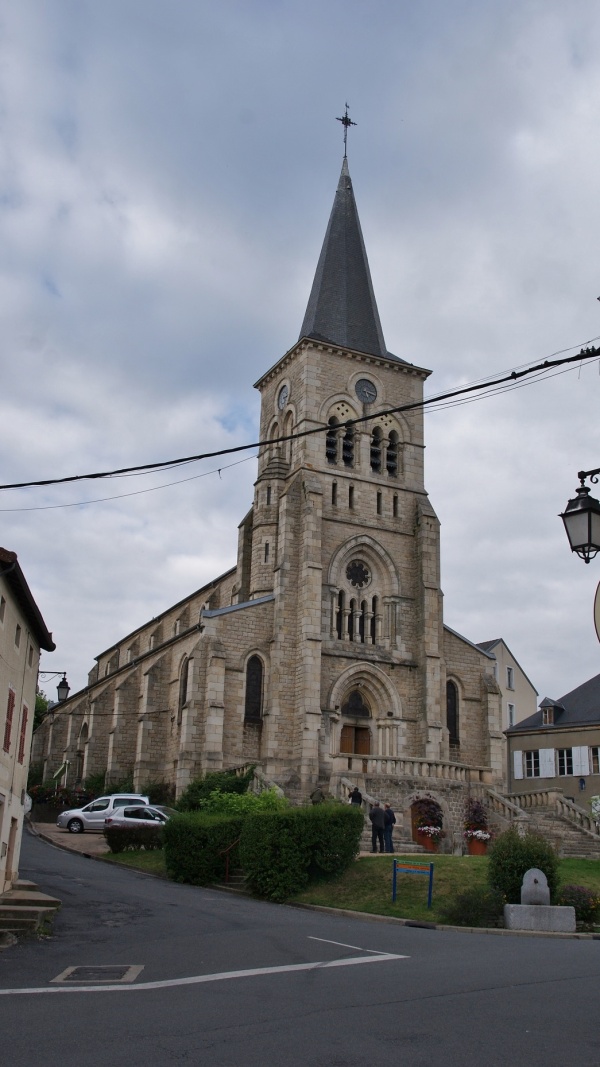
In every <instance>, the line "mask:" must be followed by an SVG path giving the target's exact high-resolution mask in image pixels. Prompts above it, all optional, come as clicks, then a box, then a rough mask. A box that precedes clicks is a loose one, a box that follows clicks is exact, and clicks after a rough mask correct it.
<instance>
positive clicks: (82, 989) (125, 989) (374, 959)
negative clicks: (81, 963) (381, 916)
mask: <svg viewBox="0 0 600 1067" xmlns="http://www.w3.org/2000/svg"><path fill="white" fill-rule="evenodd" d="M406 959H408V956H397V955H394V954H392V953H386V954H385V955H383V954H382V955H380V956H349V957H348V958H347V959H344V960H329V961H327V962H317V963H291V964H288V965H287V966H285V967H253V968H251V969H250V970H247V971H220V972H217V973H216V974H198V975H194V976H193V977H192V978H169V979H166V980H165V981H162V982H140V983H139V985H97V986H91V985H86V986H64V985H60V986H56V985H55V986H50V987H48V986H42V987H38V988H32V989H0V996H3V997H6V996H18V995H19V994H25V995H27V994H40V993H52V994H57V993H58V994H65V993H67V994H68V993H113V992H117V991H118V992H119V993H121V995H124V994H125V993H136V992H137V991H138V990H148V989H172V988H173V987H174V986H185V985H201V984H203V983H205V982H224V981H227V980H228V979H230V978H260V977H262V975H265V974H286V973H289V972H291V971H317V970H324V969H325V968H328V967H359V966H360V965H361V964H364V963H387V962H388V960H406Z"/></svg>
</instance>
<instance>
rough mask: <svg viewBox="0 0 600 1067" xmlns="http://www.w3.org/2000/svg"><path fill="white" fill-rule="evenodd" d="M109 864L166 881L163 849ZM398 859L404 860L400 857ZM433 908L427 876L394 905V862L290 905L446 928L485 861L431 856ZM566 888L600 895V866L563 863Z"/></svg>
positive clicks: (369, 867)
mask: <svg viewBox="0 0 600 1067" xmlns="http://www.w3.org/2000/svg"><path fill="white" fill-rule="evenodd" d="M101 858H102V859H103V860H104V861H105V862H106V863H117V864H120V865H121V866H124V867H132V868H134V869H135V870H140V871H147V872H149V873H150V874H157V875H160V876H162V877H163V878H166V877H167V872H166V869H165V856H164V852H163V850H162V849H155V850H151V851H145V850H144V849H140V850H139V851H136V852H118V853H111V852H109V853H107V854H106V855H105V856H102V857H101ZM396 858H397V859H401V858H402V857H400V856H396ZM406 859H407V860H410V862H415V861H416V862H418V863H429V861H430V857H429V856H425V855H424V856H414V855H413V856H407V857H406ZM431 859H433V865H434V867H433V906H432V908H431V910H428V908H427V886H428V879H427V878H426V877H425V876H423V875H414V874H411V875H408V874H407V875H399V876H398V891H397V898H396V903H395V904H392V857H391V856H381V857H380V856H363V857H362V858H361V859H359V860H357V861H356V863H354V864H353V865H352V866H351V867H350V868H349V869H348V870H347V871H345V872H344V874H342V875H341V876H340V877H339V878H333V879H331V880H330V881H323V882H319V883H317V884H316V885H313V886H310V887H309V888H308V889H306V890H305V891H304V892H303V893H298V894H297V895H296V896H294V897H292V898H291V900H290V903H291V904H294V903H298V904H320V905H321V906H323V907H326V908H348V909H350V910H351V911H364V912H368V913H370V914H373V915H393V916H396V917H398V918H402V919H416V920H421V921H423V920H424V921H429V922H443V917H442V915H441V911H440V905H441V904H442V903H443V901H444V899H446V898H448V897H452V896H454V895H456V894H457V893H460V892H462V891H464V890H465V889H469V888H471V887H473V886H477V885H481V886H485V885H486V880H487V866H488V860H487V857H486V856H441V855H435V856H432V857H431ZM559 877H560V882H561V885H568V884H571V885H585V886H587V887H588V888H589V889H594V890H596V891H597V892H598V894H599V895H600V860H583V859H563V860H560V867H559Z"/></svg>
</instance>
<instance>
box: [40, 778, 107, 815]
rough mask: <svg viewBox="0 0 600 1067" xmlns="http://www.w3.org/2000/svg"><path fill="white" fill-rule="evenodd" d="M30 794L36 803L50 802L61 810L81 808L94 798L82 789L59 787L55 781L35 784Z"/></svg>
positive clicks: (49, 803)
mask: <svg viewBox="0 0 600 1067" xmlns="http://www.w3.org/2000/svg"><path fill="white" fill-rule="evenodd" d="M29 795H30V797H31V799H32V801H33V803H34V804H48V805H50V806H51V807H53V808H58V809H60V810H64V809H65V808H81V807H82V806H83V805H84V804H87V803H88V801H90V800H91V799H92V797H91V796H90V794H89V793H87V792H86V791H85V790H82V789H57V788H56V783H55V782H45V783H44V784H42V785H34V786H32V787H31V789H30V790H29Z"/></svg>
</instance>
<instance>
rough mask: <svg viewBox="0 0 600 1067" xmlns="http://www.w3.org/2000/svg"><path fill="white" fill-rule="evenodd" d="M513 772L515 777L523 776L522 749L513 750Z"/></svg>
mask: <svg viewBox="0 0 600 1067" xmlns="http://www.w3.org/2000/svg"><path fill="white" fill-rule="evenodd" d="M513 773H514V776H515V778H522V777H523V753H522V752H521V750H520V749H518V750H517V751H516V752H513Z"/></svg>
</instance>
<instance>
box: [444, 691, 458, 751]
mask: <svg viewBox="0 0 600 1067" xmlns="http://www.w3.org/2000/svg"><path fill="white" fill-rule="evenodd" d="M446 726H447V727H448V734H449V737H450V744H451V745H458V743H459V739H458V689H457V688H456V686H455V684H454V682H446Z"/></svg>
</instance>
